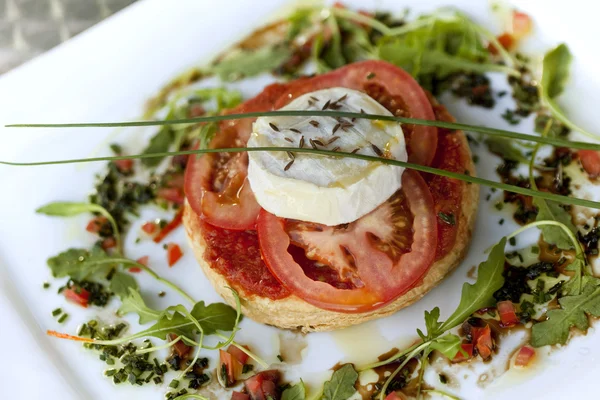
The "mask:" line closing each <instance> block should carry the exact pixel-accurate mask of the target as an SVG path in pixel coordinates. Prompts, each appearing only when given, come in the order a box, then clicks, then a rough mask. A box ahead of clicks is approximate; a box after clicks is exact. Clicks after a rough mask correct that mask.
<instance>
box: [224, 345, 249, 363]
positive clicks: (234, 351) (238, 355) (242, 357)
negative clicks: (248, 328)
mask: <svg viewBox="0 0 600 400" xmlns="http://www.w3.org/2000/svg"><path fill="white" fill-rule="evenodd" d="M227 352H228V353H229V354H231V355H232V356H233V357H235V359H236V360H238V361H239V362H241V363H242V364H246V361H248V354H246V353H244V352H243V351H242V350H240V349H239V348H238V347H237V346H234V345H231V346H229V348H227Z"/></svg>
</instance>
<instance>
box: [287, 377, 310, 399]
mask: <svg viewBox="0 0 600 400" xmlns="http://www.w3.org/2000/svg"><path fill="white" fill-rule="evenodd" d="M305 399H306V387H305V386H304V382H303V381H302V379H300V383H296V384H295V385H294V386H292V387H289V388H287V389H285V390H284V391H283V393H282V395H281V400H305Z"/></svg>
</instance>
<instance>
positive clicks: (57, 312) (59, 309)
mask: <svg viewBox="0 0 600 400" xmlns="http://www.w3.org/2000/svg"><path fill="white" fill-rule="evenodd" d="M60 314H62V308H55V309H54V310H52V316H53V317H56V316H57V315H60Z"/></svg>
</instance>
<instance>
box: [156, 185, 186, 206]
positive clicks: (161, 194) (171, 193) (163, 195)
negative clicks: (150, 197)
mask: <svg viewBox="0 0 600 400" xmlns="http://www.w3.org/2000/svg"><path fill="white" fill-rule="evenodd" d="M156 195H157V196H158V198H160V199H163V200H166V201H169V202H171V203H175V204H183V200H184V199H185V198H184V197H183V190H181V189H178V188H170V187H165V188H160V189H158V191H157V192H156Z"/></svg>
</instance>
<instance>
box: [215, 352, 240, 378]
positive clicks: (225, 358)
mask: <svg viewBox="0 0 600 400" xmlns="http://www.w3.org/2000/svg"><path fill="white" fill-rule="evenodd" d="M219 359H220V365H221V369H219V373H221V371H225V372H226V376H223V378H226V382H223V383H225V386H231V385H233V384H234V383H235V382H236V381H237V380H238V379H239V377H240V375H242V368H243V364H242V363H241V362H239V361H238V360H237V359H236V358H235V357H234V356H233V355H232V354H231V353H228V352H226V351H225V350H222V349H221V350H219Z"/></svg>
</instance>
